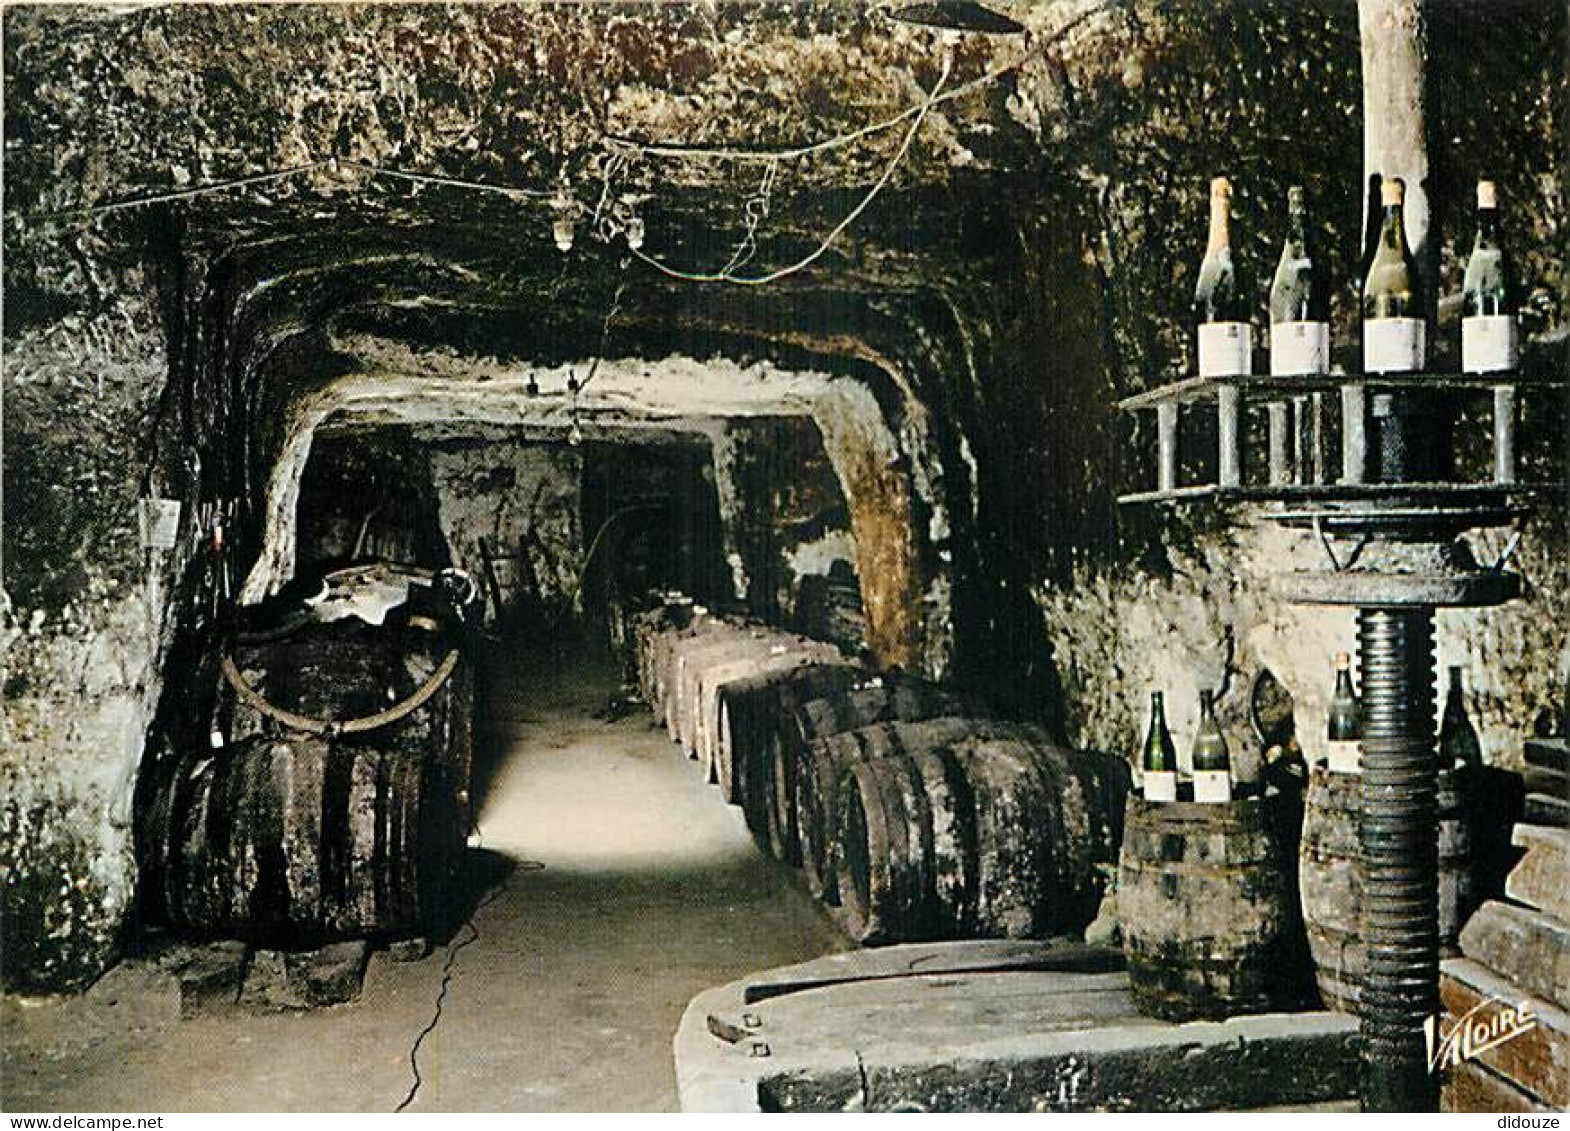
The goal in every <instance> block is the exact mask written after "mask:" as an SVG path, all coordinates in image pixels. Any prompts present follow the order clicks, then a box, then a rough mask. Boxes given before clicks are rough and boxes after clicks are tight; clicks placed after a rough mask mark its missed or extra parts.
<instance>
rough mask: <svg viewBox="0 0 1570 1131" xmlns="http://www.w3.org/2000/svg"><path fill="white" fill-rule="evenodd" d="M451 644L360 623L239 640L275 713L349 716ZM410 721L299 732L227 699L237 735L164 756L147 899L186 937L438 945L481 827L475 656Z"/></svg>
mask: <svg viewBox="0 0 1570 1131" xmlns="http://www.w3.org/2000/svg"><path fill="white" fill-rule="evenodd" d="M450 648H451V643H450V641H448V640H446V639H445V638H443V637H440V636H437V635H435V634H432V633H428V632H424V631H421V630H419V629H417V628H410V627H395V626H392V625H386V626H372V625H369V624H366V623H364V622H363V621H359V620H354V619H350V620H343V621H337V622H332V623H328V624H318V625H313V626H311V627H308V628H305V629H302V630H299V631H297V632H294V633H292V634H290V635H289V636H288V637H287V638H284V639H279V640H273V641H269V642H267V643H253V644H249V645H241V646H237V647H236V648H235V649H234V652H233V666H234V669H235V670H236V671H237V672H238V673H239V674H240V675H241V677H242V678H243V680H244V681H245V683H246V685H247V686H248V687H250V688H251V689H253V691H254V692H256V693H258V694H260V695H261V696H262V697H263V698H264V699H265V701H266V703H267V704H269V705H270V706H272V707H275V708H279V709H281V710H283V711H285V712H288V713H291V714H294V715H303V716H307V717H310V718H316V719H325V720H331V721H335V722H343V721H346V720H350V719H355V718H359V717H363V716H367V715H374V714H376V713H378V712H381V711H384V710H386V709H387V708H388V707H389V705H390V704H393V703H395V702H398V701H412V700H411V699H410V697H411V693H412V692H413V691H414V690H415V689H417V688H420V687H422V686H423V685H425V684H427V683H428V682H429V681H430V680H431V677H432V675H433V673H435V672H437V671H438V670H447V667H446V665H445V664H444V663H443V662H442V658H443V657H445V656H446V654H447V653H448V652H449V650H450ZM450 670H451V675H450V677H449V678H447V679H446V680H445V681H444V682H442V683H440V685H439V686H438V687H437V688H436V690H435V691H434V693H433V694H431V695H430V696H429V698H426V699H424V700H423V701H420V703H419V705H418V706H417V707H414V708H413V709H411V710H410V711H409V712H408V713H406V714H403V715H401V716H400V717H398V718H397V719H396V720H394V721H390V722H388V723H386V724H385V725H382V726H379V727H377V728H376V729H373V730H367V731H364V732H362V733H356V734H353V735H337V736H333V735H327V736H321V737H318V736H314V735H309V734H306V733H303V732H300V731H295V730H290V729H288V728H286V727H284V726H282V725H281V724H280V723H279V722H276V721H274V719H273V718H272V717H271V716H270V715H268V714H267V713H266V712H264V711H262V710H261V709H260V708H259V707H257V706H255V705H254V704H253V702H252V701H250V700H247V699H246V698H245V697H244V696H236V695H235V694H232V693H227V689H226V694H225V695H224V696H222V697H221V698H220V704H221V706H220V709H219V721H220V724H221V727H222V729H223V730H225V731H226V732H227V734H228V741H227V742H226V744H225V745H224V746H222V747H221V748H218V749H212V748H210V747H209V746H208V745H207V743H206V733H205V730H204V731H203V733H202V734H201V735H200V737H199V738H195V740H194V741H188V742H187V744H186V745H185V746H184V747H183V748H180V749H175V750H165V751H163V752H161V753H159V754H158V756H157V757H156V758H155V762H154V764H152V765H150V767H149V768H148V771H147V772H148V774H149V777H148V778H147V780H146V782H145V783H144V787H143V791H142V795H143V796H144V797H146V798H147V801H146V803H145V804H143V805H139V812H138V829H137V843H138V856H139V866H140V869H141V875H142V884H143V888H144V890H145V891H146V892H147V893H148V896H149V899H150V901H151V903H152V905H153V910H154V912H155V914H161V917H162V918H164V919H165V920H166V921H167V922H169V923H170V924H172V925H174V926H178V927H182V928H186V929H190V930H194V931H199V932H204V933H211V934H217V935H223V936H225V937H231V938H249V939H254V940H257V941H260V942H266V941H269V940H277V941H282V942H287V943H289V944H290V945H298V944H299V943H300V942H302V941H309V940H330V939H335V938H345V937H353V936H364V935H373V934H374V935H385V936H398V935H408V934H429V933H432V932H433V931H436V930H438V929H440V928H441V927H442V926H443V924H444V923H445V922H446V921H447V919H448V916H449V913H450V912H451V911H452V910H453V909H454V908H453V901H454V900H455V898H456V897H457V893H458V890H459V885H458V884H457V882H456V880H457V876H458V870H459V865H460V863H461V859H462V854H463V850H464V845H465V841H466V837H467V834H468V830H469V795H468V790H469V775H470V771H471V761H472V752H473V680H472V673H471V671H470V668H469V665H468V664H467V663H462V662H460V663H458V664H457V666H456V667H455V668H451V669H450Z"/></svg>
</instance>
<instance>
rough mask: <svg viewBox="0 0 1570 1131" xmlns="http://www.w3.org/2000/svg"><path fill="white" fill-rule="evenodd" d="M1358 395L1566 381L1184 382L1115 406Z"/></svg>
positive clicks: (1461, 377)
mask: <svg viewBox="0 0 1570 1131" xmlns="http://www.w3.org/2000/svg"><path fill="white" fill-rule="evenodd" d="M1346 388H1353V389H1362V390H1365V391H1366V392H1369V393H1381V392H1398V391H1401V390H1413V391H1419V392H1425V393H1438V394H1446V393H1454V394H1460V395H1468V394H1478V393H1484V392H1491V391H1492V390H1494V389H1501V388H1506V389H1519V390H1522V391H1533V392H1536V391H1540V390H1541V391H1554V390H1558V391H1560V392H1563V391H1565V390H1566V389H1567V388H1570V384H1567V382H1565V381H1544V380H1541V379H1534V380H1529V379H1526V378H1523V377H1521V376H1520V374H1518V373H1392V374H1379V373H1368V374H1362V373H1339V374H1336V373H1332V374H1325V375H1320V376H1313V377H1270V376H1264V375H1257V374H1256V375H1253V376H1248V377H1185V378H1183V379H1182V380H1181V381H1174V382H1172V383H1171V384H1168V385H1162V386H1161V387H1159V388H1156V389H1149V390H1147V391H1145V392H1143V393H1136V394H1134V395H1133V396H1131V397H1125V398H1123V399H1122V400H1121V401H1119V402H1118V407H1119V408H1120V409H1122V410H1123V411H1125V412H1136V411H1138V410H1140V409H1151V408H1156V407H1157V406H1159V405H1163V404H1177V405H1186V404H1197V403H1202V402H1213V401H1215V399H1216V397H1217V395H1218V393H1219V392H1220V390H1222V389H1233V390H1236V391H1237V392H1239V393H1241V394H1243V395H1244V396H1245V397H1246V398H1247V399H1249V400H1252V401H1260V402H1266V401H1277V400H1280V399H1282V398H1283V397H1294V396H1308V395H1310V394H1312V393H1336V394H1339V393H1340V392H1341V390H1342V389H1346Z"/></svg>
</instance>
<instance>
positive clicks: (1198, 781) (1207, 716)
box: [1193, 690, 1232, 803]
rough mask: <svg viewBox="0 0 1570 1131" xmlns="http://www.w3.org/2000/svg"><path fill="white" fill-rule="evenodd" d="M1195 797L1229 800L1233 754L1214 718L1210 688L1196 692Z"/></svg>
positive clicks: (1214, 703) (1214, 709)
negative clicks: (1197, 723)
mask: <svg viewBox="0 0 1570 1131" xmlns="http://www.w3.org/2000/svg"><path fill="white" fill-rule="evenodd" d="M1193 763H1194V800H1195V801H1206V802H1212V803H1220V802H1227V801H1231V800H1232V756H1231V754H1230V752H1229V751H1228V750H1227V740H1226V736H1225V735H1223V734H1222V733H1221V724H1220V723H1218V722H1216V701H1215V696H1214V695H1213V694H1212V693H1211V692H1210V691H1208V690H1207V691H1201V692H1200V693H1199V728H1198V729H1197V730H1195V732H1194V750H1193Z"/></svg>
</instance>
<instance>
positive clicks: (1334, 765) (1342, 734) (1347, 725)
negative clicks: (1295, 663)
mask: <svg viewBox="0 0 1570 1131" xmlns="http://www.w3.org/2000/svg"><path fill="white" fill-rule="evenodd" d="M1362 742H1363V719H1362V706H1361V704H1359V703H1358V701H1357V691H1356V690H1355V689H1354V688H1353V686H1352V657H1351V656H1349V655H1347V654H1346V653H1345V652H1341V653H1338V654H1337V655H1336V686H1335V690H1334V691H1333V692H1331V695H1330V725H1329V726H1328V727H1326V731H1325V754H1326V761H1327V763H1328V764H1329V766H1330V771H1331V773H1336V774H1355V773H1357V772H1358V771H1359V770H1361V769H1362Z"/></svg>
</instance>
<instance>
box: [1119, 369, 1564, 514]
mask: <svg viewBox="0 0 1570 1131" xmlns="http://www.w3.org/2000/svg"><path fill="white" fill-rule="evenodd" d="M1567 387H1570V386H1567V383H1566V382H1565V381H1564V380H1560V379H1553V380H1543V379H1540V378H1534V379H1524V378H1522V377H1521V375H1520V374H1519V373H1489V374H1466V373H1397V374H1390V375H1384V374H1327V375H1324V376H1313V377H1268V376H1247V377H1189V378H1186V379H1184V380H1182V381H1174V382H1173V383H1171V384H1169V385H1163V386H1161V387H1160V388H1158V389H1151V390H1149V391H1148V392H1144V393H1140V394H1138V395H1137V396H1132V397H1127V398H1125V399H1123V400H1122V401H1120V402H1118V403H1119V407H1120V408H1122V409H1123V410H1124V411H1125V412H1131V413H1132V412H1140V411H1144V410H1154V413H1155V417H1156V479H1157V483H1156V489H1155V490H1151V491H1136V492H1133V493H1130V494H1125V495H1123V496H1121V497H1120V499H1119V502H1122V503H1193V502H1200V501H1207V500H1217V501H1224V500H1232V501H1244V500H1262V501H1263V500H1272V499H1274V500H1282V501H1290V500H1300V501H1306V502H1336V501H1341V500H1376V501H1378V500H1386V499H1390V500H1394V499H1396V498H1398V497H1399V496H1401V495H1402V494H1404V493H1405V494H1410V493H1411V492H1412V491H1413V490H1414V489H1416V488H1418V487H1421V488H1423V489H1424V490H1430V489H1431V490H1436V491H1440V492H1443V493H1444V494H1442V495H1441V496H1440V497H1439V505H1445V504H1446V503H1449V502H1455V503H1461V504H1463V505H1465V504H1466V502H1467V500H1469V499H1471V498H1473V497H1474V496H1477V497H1481V496H1483V495H1486V493H1487V492H1495V493H1498V492H1501V491H1509V492H1513V493H1516V494H1518V495H1528V494H1537V493H1541V492H1543V491H1553V490H1556V489H1560V488H1559V487H1558V485H1554V484H1521V483H1518V482H1517V480H1516V476H1517V470H1518V467H1517V463H1518V461H1517V458H1516V421H1517V417H1518V416H1519V414H1520V402H1521V396H1522V394H1523V393H1534V394H1535V393H1537V392H1540V391H1543V392H1557V393H1560V394H1563V392H1564V391H1565V390H1566V388H1567ZM1396 393H1400V394H1404V395H1402V396H1401V397H1399V398H1398V399H1397V400H1396V401H1395V403H1394V404H1393V405H1389V406H1388V407H1387V406H1385V405H1382V404H1381V401H1380V398H1381V397H1382V396H1385V395H1388V394H1396ZM1327 394H1329V395H1327ZM1418 394H1421V396H1419V395H1418ZM1479 395H1484V396H1486V397H1487V398H1488V399H1489V400H1490V401H1491V404H1492V414H1491V415H1492V425H1491V428H1492V433H1493V435H1492V441H1493V450H1494V459H1493V474H1492V478H1491V479H1490V480H1489V481H1487V482H1481V483H1439V484H1426V485H1423V484H1418V485H1414V484H1382V483H1374V482H1370V481H1371V480H1373V479H1375V478H1376V476H1375V474H1373V468H1372V465H1371V459H1370V456H1371V448H1372V446H1373V445H1372V439H1373V437H1372V433H1373V431H1374V429H1375V427H1376V425H1377V424H1378V419H1376V418H1382V417H1385V416H1388V415H1391V414H1392V413H1394V415H1397V416H1403V415H1408V414H1409V413H1410V411H1411V410H1412V409H1415V408H1418V407H1420V406H1422V405H1424V404H1427V403H1432V402H1440V403H1443V402H1451V403H1454V402H1456V401H1458V400H1462V399H1467V398H1472V397H1477V396H1479ZM1198 404H1205V405H1214V411H1215V421H1216V434H1215V440H1214V444H1215V454H1216V482H1215V483H1213V484H1196V485H1186V486H1185V485H1180V484H1179V483H1178V472H1179V470H1180V463H1181V461H1180V459H1179V445H1180V432H1181V430H1182V424H1183V419H1184V413H1183V412H1182V409H1183V408H1184V407H1185V406H1190V405H1198ZM1403 405H1405V406H1406V407H1405V408H1403ZM1259 407H1263V408H1264V409H1265V410H1266V411H1267V413H1268V416H1269V428H1268V444H1267V447H1268V459H1267V464H1268V473H1267V478H1268V480H1269V484H1268V485H1257V486H1256V485H1250V484H1246V483H1244V481H1243V480H1244V468H1243V447H1244V439H1245V436H1246V429H1245V418H1244V413H1245V411H1246V410H1248V409H1249V408H1259ZM1333 419H1334V420H1336V421H1337V422H1338V423H1339V428H1338V429H1337V430H1336V431H1337V432H1338V433H1339V437H1340V452H1339V460H1338V461H1337V463H1338V464H1339V466H1337V467H1335V468H1334V469H1332V455H1331V453H1330V452H1328V451H1327V450H1326V447H1327V442H1328V441H1329V438H1330V435H1331V431H1330V428H1329V424H1330V423H1331V421H1332V420H1333ZM1430 474H1432V472H1430Z"/></svg>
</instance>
